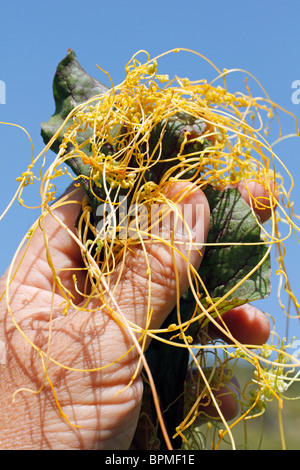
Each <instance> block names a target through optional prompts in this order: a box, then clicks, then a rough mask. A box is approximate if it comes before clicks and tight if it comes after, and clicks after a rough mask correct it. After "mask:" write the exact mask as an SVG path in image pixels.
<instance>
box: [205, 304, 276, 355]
mask: <svg viewBox="0 0 300 470" xmlns="http://www.w3.org/2000/svg"><path fill="white" fill-rule="evenodd" d="M217 322H218V323H219V324H220V326H222V328H224V325H225V329H226V328H227V329H228V331H229V332H230V334H231V335H232V336H233V337H234V338H235V339H236V340H237V341H239V342H240V343H242V344H249V345H257V346H258V345H261V344H264V343H266V342H267V340H268V338H269V335H270V323H269V320H268V318H267V317H266V315H265V314H264V313H263V312H262V311H261V310H259V309H258V308H256V307H254V306H253V305H250V304H245V305H241V306H239V307H235V308H233V309H231V310H228V311H227V312H225V313H224V314H223V315H222V318H221V319H218V320H217ZM209 334H210V336H211V337H212V338H221V339H223V340H225V341H230V337H229V336H228V335H226V334H224V333H223V332H222V331H220V330H219V329H218V327H217V326H216V325H213V324H210V326H209Z"/></svg>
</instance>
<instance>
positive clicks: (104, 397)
mask: <svg viewBox="0 0 300 470" xmlns="http://www.w3.org/2000/svg"><path fill="white" fill-rule="evenodd" d="M178 185H180V188H182V185H188V183H176V185H174V186H173V187H172V189H171V190H170V194H168V196H169V197H173V196H174V195H175V194H176V192H177V191H178V188H179V186H178ZM82 197H83V193H82V191H78V192H77V194H76V195H74V196H72V200H74V203H72V204H70V203H69V204H68V205H62V206H61V207H59V208H57V209H55V211H54V214H55V217H56V218H58V219H59V220H61V221H62V222H63V224H65V226H66V227H69V229H70V230H71V232H72V233H75V229H74V224H75V220H76V218H77V216H78V212H79V207H80V205H79V203H80V201H81V199H82ZM182 203H186V204H187V203H191V204H192V205H193V206H195V205H196V204H203V205H204V207H205V211H204V218H203V220H201V221H199V220H198V221H196V220H193V221H192V225H194V227H191V228H194V229H196V230H197V227H196V224H197V223H198V224H202V225H203V226H204V230H203V233H204V239H203V242H205V237H206V234H207V231H208V226H209V207H208V203H207V201H206V199H205V196H204V195H203V193H202V191H201V190H200V189H196V190H194V191H193V193H191V194H189V195H187V196H186V198H184V199H183V201H182ZM44 223H45V229H46V230H45V233H47V236H48V241H49V249H50V252H51V259H52V261H53V263H54V264H55V266H58V267H59V269H60V272H59V275H60V279H61V282H62V284H63V285H64V286H66V288H67V289H68V290H69V292H70V293H71V294H72V295H73V296H74V304H76V305H80V304H81V303H82V302H84V299H83V298H82V296H81V295H80V292H81V291H83V290H84V283H85V272H84V271H82V270H81V269H82V267H83V263H82V256H81V252H80V249H79V247H78V244H77V243H76V240H75V238H73V237H72V236H70V234H68V233H67V232H66V230H65V229H64V228H62V226H61V225H60V223H58V221H57V219H55V218H54V217H52V215H47V216H46V218H45V220H44ZM164 228H165V230H166V229H168V227H164ZM169 229H170V230H171V229H172V227H169ZM175 238H176V235H175ZM147 254H148V258H149V262H150V266H151V299H152V301H151V302H152V303H151V308H153V315H152V318H151V324H150V325H149V327H150V328H151V329H153V328H159V327H160V325H161V324H162V323H163V321H164V320H165V319H166V317H167V316H168V314H169V313H170V312H171V310H172V309H173V307H174V306H175V304H176V298H177V287H176V285H177V284H176V279H175V270H174V265H173V258H172V256H171V253H170V251H169V250H168V248H167V246H166V245H162V244H149V245H147ZM184 254H186V253H184V251H183V255H184ZM20 256H23V259H22V263H21V265H20V268H19V270H18V272H17V273H16V275H15V277H14V278H13V280H12V282H11V284H10V286H9V291H8V295H9V302H10V309H11V312H13V317H14V319H15V321H16V322H17V324H18V325H19V327H20V328H21V329H22V331H23V332H24V334H26V336H27V340H25V339H24V337H23V336H22V335H21V334H20V332H19V331H18V330H17V329H16V328H15V325H14V324H13V323H12V322H11V319H10V317H9V315H8V314H7V307H6V302H5V298H3V299H2V302H1V305H0V306H1V311H0V339H1V340H2V341H3V343H2V344H4V345H5V360H3V361H2V364H1V365H0V368H1V385H0V386H1V395H0V396H1V398H0V418H1V422H2V426H1V431H0V445H1V447H2V448H10V449H12V448H16V449H49V448H50V449H92V448H101V449H115V450H116V449H128V448H129V446H130V443H131V441H132V438H133V435H134V432H135V429H136V425H137V420H138V416H139V411H140V405H141V399H142V392H143V386H142V380H141V378H140V377H139V375H137V377H136V379H135V380H134V382H133V383H132V384H131V385H130V387H127V388H126V386H127V384H129V383H130V381H131V378H132V376H133V375H134V374H135V372H136V369H137V367H138V364H139V358H140V355H139V353H138V351H137V349H136V348H133V349H132V350H131V352H130V353H128V354H126V353H127V351H128V350H129V348H130V347H131V346H132V344H133V339H132V337H131V336H130V334H129V333H128V330H127V329H126V328H125V327H123V326H122V325H120V323H118V322H116V321H115V319H114V318H112V316H111V314H110V312H108V311H107V310H106V309H104V308H103V307H102V306H101V303H100V302H99V299H97V298H96V297H94V298H92V299H91V300H90V301H89V309H90V312H88V311H77V310H76V309H73V311H71V310H69V312H68V315H67V316H62V315H61V304H62V302H63V300H64V299H63V297H62V295H61V293H60V292H59V289H56V290H55V292H54V294H53V272H52V270H51V266H49V263H48V261H49V260H47V257H46V252H45V239H44V234H43V233H42V231H41V230H37V232H36V233H35V234H34V237H33V239H32V241H31V244H30V247H29V249H28V250H27V251H26V252H24V253H22V255H20ZM144 256H145V253H144V251H143V250H142V249H141V248H140V249H139V248H137V249H136V251H135V252H131V253H130V254H129V255H128V257H127V258H126V262H125V266H123V271H122V277H121V281H120V282H119V283H118V276H119V268H118V267H117V269H116V270H115V272H114V273H113V274H112V276H111V280H110V288H111V289H112V290H113V288H114V285H115V286H117V289H116V291H115V292H114V299H115V301H116V305H118V308H119V309H120V311H121V312H122V315H124V317H125V318H126V319H127V321H129V322H133V323H134V324H136V325H139V326H140V327H141V328H145V326H146V323H147V313H148V305H147V302H148V274H147V272H146V269H147V268H145V263H144V259H145V258H144ZM190 263H191V265H192V266H193V267H194V268H195V269H198V267H199V266H200V263H201V256H200V255H199V253H197V251H192V252H191V254H190ZM176 268H177V273H178V279H179V287H180V294H182V293H184V292H185V290H186V289H187V288H188V285H189V284H188V274H187V269H186V262H185V261H184V259H183V258H182V257H181V256H179V255H176ZM74 273H75V274H76V276H77V286H78V289H75V287H74V282H73V280H72V275H73V274H74ZM6 277H7V273H6V274H5V275H4V276H3V278H2V279H1V282H0V285H1V292H2V291H4V290H5V289H6ZM50 310H51V311H52V321H51V342H50V346H49V355H50V357H51V358H52V359H53V360H51V361H49V363H47V364H45V367H46V370H47V374H48V375H49V377H50V378H51V384H52V385H53V387H54V390H55V393H56V396H57V398H58V401H59V404H60V406H61V413H60V412H59V410H58V407H57V403H56V401H55V395H54V394H53V389H52V387H51V385H50V383H49V382H48V381H47V380H46V381H45V375H44V370H43V367H42V362H41V356H40V354H39V351H38V350H37V349H34V348H33V347H32V345H31V344H30V343H29V342H28V340H29V341H32V343H33V344H34V345H36V347H37V348H40V349H41V350H43V351H45V352H46V353H47V348H48V345H49V343H48V335H49V325H50V324H49V320H50V318H49V311H50ZM224 318H225V321H226V322H229V323H230V319H232V318H234V321H233V322H231V323H232V324H231V325H230V329H231V333H232V334H233V335H234V336H235V337H236V338H237V339H239V337H240V336H241V335H243V341H245V342H247V343H251V344H260V343H262V342H265V341H266V340H267V337H268V334H269V326H268V321H267V319H266V317H265V316H264V315H263V314H262V313H261V312H259V311H257V310H256V309H254V308H253V307H251V306H247V307H245V308H241V307H240V311H239V314H238V315H236V311H235V310H233V311H230V312H228V313H227V314H226V317H224ZM251 325H252V326H253V328H250V326H251ZM44 361H47V354H45V356H44ZM54 361H58V363H60V364H64V365H66V366H67V368H62V367H61V366H60V364H57V363H55V362H54ZM109 364H111V365H110V366H109V367H107V368H106V367H105V366H106V365H109ZM71 369H72V370H71ZM74 369H76V370H78V371H76V370H74ZM92 369H98V370H92ZM82 370H87V372H82ZM41 385H43V390H42V391H41V392H40V393H28V392H26V391H23V392H20V393H18V394H17V395H16V397H15V402H14V403H12V400H11V397H12V395H13V393H14V392H15V391H16V390H17V389H19V388H20V387H22V388H23V387H24V388H27V389H32V390H39V389H40V388H41ZM121 391H122V393H119V392H121ZM62 413H63V414H65V415H66V416H67V417H68V420H69V422H70V423H73V424H75V425H76V426H80V427H75V426H72V425H70V424H69V423H68V421H67V420H66V419H64V417H63V416H62Z"/></svg>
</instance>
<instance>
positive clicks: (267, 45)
mask: <svg viewBox="0 0 300 470" xmlns="http://www.w3.org/2000/svg"><path fill="white" fill-rule="evenodd" d="M0 15H1V24H0V80H2V81H3V82H4V84H5V104H0V120H1V121H6V122H13V123H16V124H19V125H21V126H23V127H24V128H25V129H26V130H27V131H28V132H29V134H30V136H31V138H32V141H33V145H34V150H35V153H36V154H38V153H39V152H40V150H41V149H42V148H43V142H42V139H41V137H40V123H41V122H42V121H46V120H48V119H49V117H50V116H51V115H52V114H53V112H54V101H53V96H52V80H53V76H54V73H55V69H56V66H57V64H58V62H59V61H60V60H61V59H63V58H64V57H65V55H66V54H67V51H68V49H69V48H72V49H73V50H74V51H75V52H76V54H77V58H78V60H79V62H80V63H81V65H82V66H83V67H84V68H85V70H86V71H87V72H88V73H89V74H90V75H92V76H94V77H95V78H97V79H98V80H100V81H102V82H104V83H106V84H107V85H109V82H108V80H107V78H106V76H105V75H104V74H103V73H101V71H100V70H99V69H98V68H97V66H96V65H97V64H99V65H100V66H101V67H102V68H103V69H104V70H106V71H108V72H109V73H110V76H111V77H112V80H113V82H114V83H115V84H118V83H120V82H121V81H122V80H123V79H124V76H125V71H124V66H125V64H126V62H127V61H128V60H129V59H130V58H131V56H132V55H133V54H134V53H135V52H137V51H138V50H140V49H144V50H147V51H148V52H149V54H150V56H151V57H154V56H156V55H158V54H160V53H162V52H165V51H167V50H169V49H173V48H177V47H182V48H189V49H193V50H195V51H197V52H200V53H201V54H204V55H205V56H206V57H208V58H209V59H210V60H212V61H213V62H214V63H215V64H216V65H217V67H219V68H220V69H223V68H224V67H225V68H227V69H231V68H241V69H245V70H247V71H249V72H251V73H252V74H253V75H255V76H256V78H257V79H258V80H259V81H260V82H261V83H262V85H263V87H264V88H265V89H266V90H267V92H268V94H269V96H270V97H271V99H272V100H273V101H275V102H276V103H278V104H279V105H280V106H282V107H283V108H285V109H287V110H288V111H290V112H292V113H294V114H295V115H296V116H297V117H298V119H300V104H295V103H293V102H292V93H293V91H295V90H293V89H292V83H293V82H294V81H295V80H300V68H299V45H300V28H299V18H300V2H299V0H287V1H286V2H284V3H283V2H281V1H279V0H251V1H250V0H246V1H237V0H227V1H222V0H214V2H207V1H206V2H204V1H201V0H192V1H186V2H184V1H178V0H173V1H165V0H159V1H158V0H151V1H141V0H139V1H137V0H126V1H121V0H116V1H114V2H109V1H107V0H106V1H102V0H99V1H96V0H90V1H88V2H82V1H78V0H73V1H65V0H60V1H58V0H52V1H51V2H41V1H34V0H27V1H26V2H24V1H21V0H19V1H16V0H10V1H9V2H5V3H4V2H2V5H1V10H0ZM159 71H160V73H168V74H169V75H170V76H174V74H177V75H178V76H188V77H189V78H192V79H201V78H208V79H209V78H212V76H214V73H213V72H212V69H211V68H209V67H207V66H206V65H205V63H204V62H203V61H201V60H200V59H197V58H196V57H195V56H193V55H190V54H187V53H179V54H172V55H171V56H168V57H167V58H165V59H164V60H163V61H161V65H160V67H159ZM243 81H244V76H243V75H239V74H236V75H235V76H234V79H233V84H234V86H236V88H237V89H240V90H241V91H244V88H243ZM249 84H250V86H251V88H252V86H253V89H254V92H253V94H255V91H256V90H257V88H256V87H255V84H254V82H249ZM260 93H261V92H260ZM298 97H299V98H300V93H299V95H298ZM1 101H3V97H2V100H1V94H0V102H1ZM281 120H282V126H283V133H294V132H295V126H294V121H293V120H292V119H291V118H290V117H288V116H285V115H281ZM274 126H275V130H277V128H276V123H274ZM276 151H277V153H278V155H279V156H280V158H281V159H282V160H283V162H284V163H285V165H286V166H287V167H288V168H289V169H290V171H291V172H292V174H293V176H294V178H295V185H296V186H295V189H294V191H293V193H292V195H293V199H294V201H295V210H296V212H297V213H300V181H299V170H300V163H299V157H300V142H299V139H295V138H294V139H290V140H288V141H284V143H283V144H280V145H279V146H278V148H276ZM52 156H53V157H54V154H51V153H48V157H47V158H48V159H51V157H52ZM30 158H31V146H30V142H29V140H28V138H27V136H26V135H25V133H23V132H22V131H20V130H18V129H17V128H14V127H9V126H3V125H0V162H1V163H0V164H1V176H0V180H1V183H0V209H1V210H0V212H2V209H3V208H4V207H5V205H6V204H7V202H8V201H9V200H10V198H11V197H12V195H13V194H14V191H15V189H16V187H17V183H16V178H17V176H19V175H21V173H22V171H24V170H25V169H26V167H27V164H28V163H29V161H30ZM49 162H50V160H49ZM287 183H288V182H287ZM26 194H27V199H26V201H28V202H30V203H32V204H37V203H38V202H39V188H38V185H36V187H34V186H33V187H32V188H31V191H30V192H28V193H26ZM37 215H38V213H37V212H34V211H26V210H25V209H23V208H21V207H19V206H18V204H15V205H14V206H13V207H12V209H11V210H10V212H9V214H8V215H7V216H6V217H5V218H4V220H3V221H2V222H1V231H0V243H1V245H0V246H1V254H0V272H3V271H4V269H5V268H6V267H7V265H8V263H9V261H10V259H11V257H12V255H13V253H14V250H15V248H16V246H17V244H18V242H19V241H20V240H21V238H22V236H23V234H24V232H25V231H26V230H27V229H28V228H29V226H30V225H31V223H32V222H33V220H34V219H35V218H36V216H37ZM286 246H287V266H288V271H289V273H290V277H291V280H292V286H293V288H294V289H295V292H296V293H297V294H298V296H299V297H300V288H299V271H298V269H299V261H300V257H299V252H300V251H299V245H298V244H297V243H296V242H295V240H294V239H293V240H290V241H288V242H287V244H286ZM258 305H260V306H261V307H262V308H263V309H264V310H266V311H269V312H270V313H272V314H273V315H274V316H275V318H276V321H277V322H278V329H279V332H280V334H281V335H284V334H285V333H284V332H285V321H284V320H283V319H282V314H281V312H280V309H279V308H278V303H277V297H276V284H274V290H273V293H272V295H271V297H270V298H269V299H268V300H266V301H264V302H263V303H260V302H259V303H258ZM280 318H281V319H280ZM298 325H299V322H295V324H294V323H293V327H292V329H293V331H292V332H293V334H297V335H298V333H299V331H298V330H299V328H298ZM290 331H291V328H290Z"/></svg>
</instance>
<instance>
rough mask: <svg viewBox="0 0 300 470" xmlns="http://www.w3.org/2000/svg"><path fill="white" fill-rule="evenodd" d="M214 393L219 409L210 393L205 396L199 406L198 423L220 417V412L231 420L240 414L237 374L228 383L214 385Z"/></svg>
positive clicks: (227, 419) (226, 418)
mask: <svg viewBox="0 0 300 470" xmlns="http://www.w3.org/2000/svg"><path fill="white" fill-rule="evenodd" d="M212 393H213V396H214V399H215V400H216V402H217V404H218V407H219V409H218V408H217V407H216V406H215V404H214V402H213V400H212V398H211V396H210V394H207V395H206V396H204V397H203V399H202V400H201V401H200V405H199V408H198V413H199V415H198V418H197V424H198V425H201V424H204V423H205V422H207V421H210V420H217V419H220V412H221V413H222V415H223V418H224V419H225V420H226V421H231V420H232V419H234V418H235V417H236V416H237V415H238V414H239V411H240V405H239V402H238V400H239V397H240V386H239V383H238V381H237V379H236V377H235V376H233V377H231V378H230V379H229V380H228V381H227V382H226V383H224V384H220V385H218V386H217V387H215V388H214V387H213V390H212Z"/></svg>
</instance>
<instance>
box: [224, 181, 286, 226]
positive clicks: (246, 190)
mask: <svg viewBox="0 0 300 470" xmlns="http://www.w3.org/2000/svg"><path fill="white" fill-rule="evenodd" d="M233 186H235V187H237V188H238V189H239V191H240V193H241V195H242V197H243V199H244V200H245V201H246V202H247V204H248V205H249V206H253V209H254V212H255V213H256V214H257V215H258V217H259V219H260V221H261V222H262V223H264V222H266V221H267V220H268V219H269V218H270V217H271V215H272V211H273V210H274V209H275V208H276V200H278V196H277V195H275V200H274V197H272V198H271V201H270V192H269V191H268V190H267V189H266V188H265V187H264V186H263V185H262V184H259V183H257V182H256V181H247V182H246V183H245V182H244V181H239V182H238V183H237V184H235V185H233ZM270 189H271V191H272V192H273V189H274V185H273V184H271V188H270Z"/></svg>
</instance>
